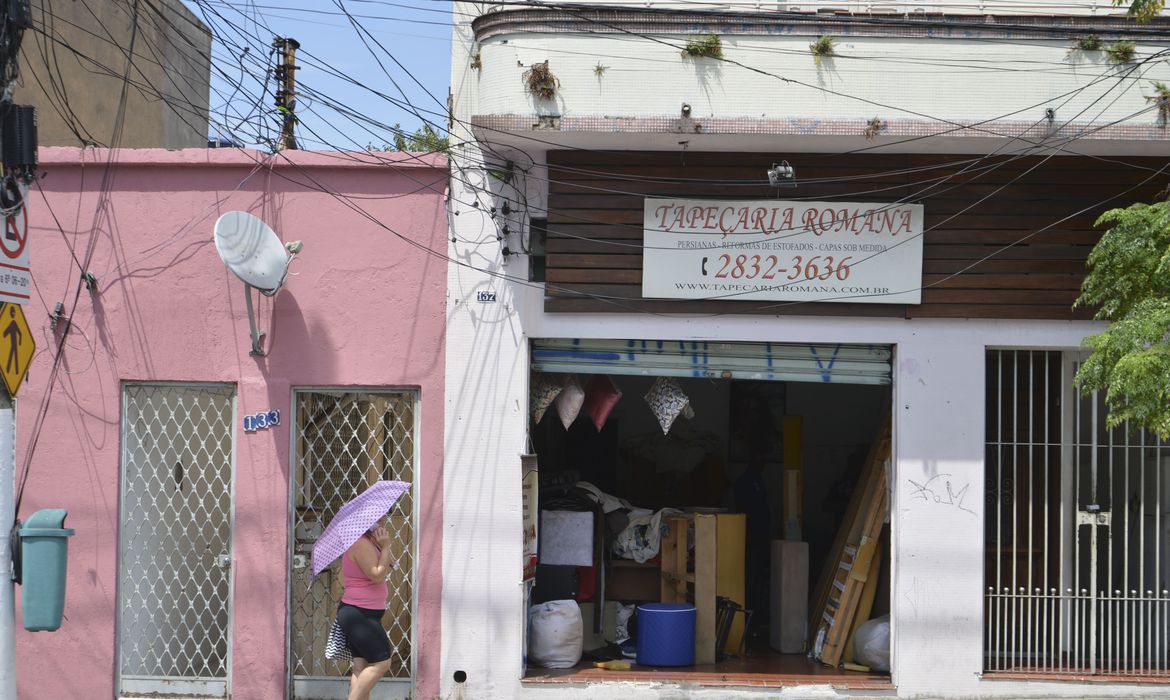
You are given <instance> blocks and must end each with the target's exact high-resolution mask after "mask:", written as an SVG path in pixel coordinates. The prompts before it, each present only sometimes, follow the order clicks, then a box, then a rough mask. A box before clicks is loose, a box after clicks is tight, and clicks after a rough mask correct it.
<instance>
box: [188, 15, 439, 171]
mask: <svg viewBox="0 0 1170 700" xmlns="http://www.w3.org/2000/svg"><path fill="white" fill-rule="evenodd" d="M183 1H184V3H185V4H186V5H187V6H188V7H189V8H191V10H192V11H194V12H195V14H196V15H197V16H199V17H200V19H202V20H203V21H204V23H206V24H207V25H208V26H209V27H210V28H211V29H212V36H213V46H212V60H213V63H214V67H213V69H212V92H211V112H212V116H211V120H212V127H211V130H212V132H213V135H214V133H221V134H222V133H224V132H231V135H232V136H233V137H234V138H235V139H236V140H238V141H241V142H243V143H244V145H249V146H257V145H259V146H263V144H262V143H261V141H262V140H263V139H264V138H271V137H273V136H274V135H275V126H274V125H275V124H276V122H277V117H278V116H279V115H278V113H276V112H275V105H274V103H273V97H272V91H273V90H275V88H274V87H273V86H274V80H273V79H272V78H271V77H270V76H269V77H268V78H267V80H266V72H267V70H269V66H270V63H269V61H270V57H269V52H270V50H271V41H272V37H273V36H274V35H281V36H285V37H291V38H293V39H296V40H297V41H298V42H299V43H300V50H299V51H298V53H297V65H298V66H299V70H298V71H297V73H296V80H297V85H298V95H299V96H298V99H297V105H296V112H297V118H298V120H299V125H298V128H297V138H298V142H299V145H300V147H301V148H303V149H329V148H341V149H354V148H365V147H367V146H373V147H375V148H378V147H382V146H384V145H388V144H391V143H392V142H393V132H392V131H391V130H390V129H387V128H382V127H380V126H372V125H369V124H363V123H360V122H361V121H362V120H361V119H360V118H354V119H349V118H346V117H345V116H344V115H343V114H342V112H339V111H338V109H339V108H340V109H342V110H351V111H352V112H354V113H356V114H359V115H365V116H367V117H369V118H370V119H371V120H374V121H376V122H378V123H379V124H383V125H386V126H388V127H392V126H393V125H394V124H396V123H399V124H401V125H402V127H403V129H404V130H406V131H409V132H413V131H414V130H416V129H417V128H419V127H420V126H421V125H422V124H423V119H429V120H433V121H434V122H436V123H437V124H440V125H444V124H445V119H444V118H443V116H442V114H443V113H444V110H445V109H446V101H447V87H448V85H449V83H450V75H451V70H450V67H451V29H450V27H451V14H450V11H451V3H450V2H449V0H340V1H341V4H342V7H344V9H345V10H347V11H348V12H349V14H350V15H351V16H352V18H353V21H356V22H357V23H359V24H360V26H361V27H362V28H363V29H364V30H365V31H368V32H369V33H368V34H366V35H364V36H363V33H362V32H361V31H359V30H358V29H355V28H354V26H353V25H352V24H351V21H350V18H347V17H346V16H345V14H344V13H343V12H342V10H341V9H339V8H338V2H337V0H183ZM245 37H247V38H245ZM363 39H364V40H365V42H366V43H368V44H369V47H367V46H366V45H365V44H363ZM379 44H380V45H381V46H379ZM246 45H247V46H248V47H249V50H248V51H247V52H246V53H245V52H243V50H242V49H243V48H244V46H246ZM382 47H384V48H382ZM394 59H397V61H398V62H399V63H401V67H400V66H399V65H396V64H395V62H394ZM411 76H413V78H412V77H411ZM416 80H417V83H416V82H415V81H416ZM265 84H267V94H266V95H265V96H264V97H263V98H261V94H262V90H261V86H262V85H265ZM396 84H397V86H396ZM420 84H421V86H420ZM362 86H365V87H362ZM365 88H369V89H365ZM375 91H376V92H378V93H382V94H384V95H386V96H388V97H390V98H392V100H396V101H398V102H399V104H395V103H394V101H392V100H389V99H386V98H385V97H381V96H378V95H377V94H375ZM313 93H316V94H315V95H314V94H313ZM404 98H405V99H404ZM258 103H259V104H260V105H262V110H263V112H264V114H263V115H261V114H260V111H261V110H260V109H257V104H258ZM410 105H413V106H414V107H415V109H416V110H417V113H414V112H412V111H411V109H410ZM427 110H429V111H427ZM436 113H437V114H436ZM355 121H356V122H359V123H355ZM225 124H226V125H227V126H226V127H225V126H224V125H225ZM261 124H263V125H264V126H263V127H261V126H260V125H261Z"/></svg>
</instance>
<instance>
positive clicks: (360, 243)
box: [16, 148, 447, 700]
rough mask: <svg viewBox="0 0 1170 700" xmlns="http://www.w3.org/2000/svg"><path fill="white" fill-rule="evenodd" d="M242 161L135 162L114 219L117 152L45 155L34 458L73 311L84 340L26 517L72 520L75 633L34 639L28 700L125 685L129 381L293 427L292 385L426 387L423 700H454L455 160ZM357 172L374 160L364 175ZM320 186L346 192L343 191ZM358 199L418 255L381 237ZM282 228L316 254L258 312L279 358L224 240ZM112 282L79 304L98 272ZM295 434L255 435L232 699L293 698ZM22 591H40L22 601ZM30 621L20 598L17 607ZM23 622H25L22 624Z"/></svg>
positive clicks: (293, 156) (163, 154)
mask: <svg viewBox="0 0 1170 700" xmlns="http://www.w3.org/2000/svg"><path fill="white" fill-rule="evenodd" d="M379 155H380V156H383V157H384V160H387V161H390V162H391V163H392V165H391V166H389V167H388V166H387V164H386V163H385V162H383V163H377V162H374V157H373V156H370V155H367V154H357V155H356V156H354V155H352V154H337V153H305V152H291V153H288V154H287V155H283V154H282V155H280V156H273V157H267V156H265V155H264V154H260V153H256V152H251V151H246V152H241V151H234V150H227V149H225V150H188V151H163V150H135V151H130V150H123V151H120V152H116V153H114V154H113V162H114V163H115V166H114V167H113V169H112V170H111V171H110V180H109V183H108V184H109V187H110V195H109V199H108V202H107V203H106V206H105V207H104V208H103V210H102V211H103V213H102V214H98V213H97V207H98V203H99V196H100V193H101V191H102V185H103V175H104V173H105V171H106V163H107V160H108V159H109V158H110V156H111V154H110V152H109V151H94V150H89V151H84V152H83V151H79V150H77V149H66V148H55V149H44V150H42V151H41V168H40V169H41V170H42V171H43V172H45V173H46V176H45V177H44V178H43V179H42V180H41V187H42V188H43V190H44V193H45V195H46V196H47V198H48V202H49V204H50V205H51V208H52V211H53V213H55V214H56V217H57V219H58V221H60V224H61V226H62V227H63V228H64V231H63V232H62V231H61V230H59V229H58V228H57V225H56V224H55V223H54V220H53V217H52V216H51V215H50V213H49V207H48V206H46V201H45V198H44V197H42V196H41V194H40V193H37V192H36V191H35V190H34V191H33V192H32V193H30V196H29V216H30V226H29V228H30V233H29V246H30V250H31V258H32V267H33V275H34V281H35V290H34V292H33V295H32V300H31V302H30V303H29V304H28V305H26V306H25V313H26V315H27V317H28V320H29V325H30V326H31V329H32V331H33V335H34V336H35V337H36V339H37V344H38V351H37V352H38V354H37V356H36V358H35V359H34V361H33V365H32V368H31V371H30V374H29V376H28V378H27V380H26V382H25V385H24V387H23V388H22V390H21V393H20V396H19V399H18V400H19V406H18V416H19V419H18V437H17V462H18V471H19V468H20V467H19V465H20V464H22V463H23V458H24V454H25V452H26V450H27V449H28V446H29V444H30V440H31V438H32V432H33V431H32V428H33V423H34V419H35V418H36V415H37V412H38V407H39V406H40V405H41V402H42V400H43V398H44V396H45V391H46V388H47V386H46V385H47V380H48V375H49V370H50V367H51V357H52V347H55V345H56V342H57V339H58V338H59V337H60V327H59V328H58V331H57V333H56V334H54V333H53V331H51V330H50V329H49V323H48V313H49V312H50V311H51V309H52V308H53V306H54V304H56V303H57V302H58V301H63V302H64V303H65V305H66V314H67V315H70V316H72V319H73V324H74V329H73V332H72V333H71V334H70V335H69V337H68V340H67V342H66V344H65V350H64V353H65V357H64V360H63V363H62V365H61V368H60V373H59V375H58V376H57V380H56V383H55V386H54V387H53V393H52V400H51V402H50V403H49V410H48V414H47V416H46V418H45V422H44V427H43V431H42V433H41V435H40V440H39V442H38V444H37V448H36V451H35V454H34V456H33V459H32V462H31V472H30V475H29V478H28V485H27V488H26V491H25V494H24V500H23V503H22V504H21V507H20V512H19V514H18V516H19V517H21V518H25V517H27V516H28V515H29V514H30V513H32V512H33V511H35V510H38V509H40V508H46V507H62V508H67V509H68V510H69V519H68V520H67V522H66V525H67V526H68V527H72V528H75V529H76V531H77V534H76V536H74V537H73V538H72V539H71V540H70V543H69V549H70V560H69V580H68V590H67V594H66V608H65V614H66V616H67V618H68V619H67V621H66V622H65V623H64V625H63V626H62V628H61V629H60V630H59V631H57V632H53V633H43V632H42V633H35V634H34V633H27V632H23V631H20V632H18V636H17V642H16V643H17V664H18V666H17V673H18V684H19V695H20V697H21V698H28V699H32V698H54V699H55V698H103V697H104V698H108V697H112V696H113V693H114V691H115V688H114V677H115V672H116V669H115V660H116V643H115V620H116V613H117V610H116V608H117V586H116V583H117V560H118V497H119V445H120V434H119V410H120V409H119V399H120V382H122V381H126V380H188V381H200V382H228V383H231V384H233V385H235V386H236V388H237V413H238V414H239V415H241V416H242V415H244V414H250V413H255V412H258V411H261V410H268V409H270V408H276V409H280V411H281V413H282V415H290V403H291V396H292V387H299V386H345V385H355V386H367V387H382V386H393V387H415V388H417V389H418V390H419V395H420V402H421V419H420V421H419V425H420V435H419V442H418V446H417V449H418V465H419V469H418V474H419V476H418V481H419V483H418V484H417V486H418V501H417V504H418V505H417V506H416V507H417V508H418V517H419V527H418V537H419V542H418V552H419V561H418V580H417V582H416V593H415V595H416V600H417V610H418V615H417V617H416V619H415V638H416V640H417V644H416V647H415V655H416V658H417V668H418V673H417V679H416V681H417V686H416V691H415V697H433V696H434V695H435V694H436V693H437V692H438V690H439V685H438V672H439V649H440V645H439V642H440V640H439V630H440V625H439V609H440V608H439V603H440V592H441V587H442V568H441V562H442V551H441V535H442V502H443V493H442V488H443V479H442V471H441V470H442V464H443V450H442V444H443V443H442V429H443V363H444V327H445V321H444V300H445V296H446V269H447V265H446V261H445V260H444V259H443V258H441V257H439V256H437V255H430V254H428V253H426V252H425V251H422V250H420V249H419V248H418V247H416V246H423V247H426V248H429V249H431V250H436V251H442V252H445V251H446V241H445V235H446V227H447V223H446V213H445V211H444V204H443V196H442V193H443V191H444V190H445V187H446V161H445V160H444V159H442V158H440V157H435V156H423V157H417V156H411V155H405V154H379ZM354 158H357V159H359V160H361V161H362V162H355V160H354ZM320 190H326V191H325V192H322V191H320ZM329 192H340V193H344V194H346V195H351V196H352V199H351V200H349V201H350V202H352V204H353V205H354V206H357V207H360V208H361V209H363V210H364V211H366V212H368V213H369V214H370V215H371V216H372V217H374V218H376V219H377V220H378V221H380V222H382V223H384V224H385V225H386V226H388V227H389V228H392V229H393V230H394V231H396V232H397V233H398V234H401V235H402V236H403V237H405V238H407V239H409V240H410V241H412V242H413V244H414V245H412V244H408V243H406V242H405V241H404V240H403V239H402V238H399V237H398V236H396V235H395V234H394V233H391V232H390V231H388V230H386V229H385V228H382V227H380V226H379V225H377V224H375V223H372V222H371V221H369V220H368V219H366V218H364V217H363V216H362V215H361V214H359V213H356V212H354V211H353V210H352V209H350V208H349V207H348V206H347V203H346V201H345V200H343V199H340V198H338V197H334V196H332V195H331V194H329ZM232 209H241V210H244V211H249V212H252V213H254V214H257V215H259V216H261V218H263V219H265V220H266V221H267V222H268V223H269V224H270V225H271V226H272V227H273V228H274V229H275V230H276V231H277V233H278V235H280V237H281V238H282V239H283V240H285V241H291V240H297V239H300V240H302V241H303V242H304V250H303V252H302V253H301V255H300V256H299V257H298V258H297V261H296V262H294V263H293V267H292V272H293V273H294V274H295V276H290V278H289V281H288V283H287V285H286V287H285V288H284V290H282V291H281V292H280V294H279V295H278V296H276V297H275V298H274V299H263V300H262V301H261V302H260V303H259V306H258V308H257V311H258V315H259V317H260V326H261V329H262V330H266V331H267V332H268V338H267V347H268V348H269V349H270V354H269V356H268V357H265V358H253V357H250V356H249V355H248V349H249V339H248V322H247V315H246V310H245V307H244V296H243V286H242V284H241V283H240V282H239V281H238V280H236V279H235V278H234V277H233V276H232V275H231V274H230V273H228V272H227V271H226V270H225V269H224V267H223V265H222V264H221V263H220V260H219V258H218V256H217V254H216V251H215V247H214V245H213V243H212V226H213V224H214V222H215V220H216V218H217V217H218V216H219V215H220V214H221V213H223V212H225V211H228V210H232ZM91 245H92V247H93V258H92V261H91V262H90V263H89V265H88V266H87V269H89V270H90V271H91V272H92V273H93V274H94V275H96V276H97V279H98V288H97V291H96V292H94V293H90V292H87V291H85V290H84V289H83V290H82V291H81V296H80V297H79V298H78V303H77V306H76V308H71V306H72V301H73V295H74V290H75V289H76V286H77V283H78V277H79V270H78V267H77V266H76V264H75V263H74V262H73V260H72V259H71V256H70V252H69V249H70V248H71V249H73V251H74V253H75V254H76V255H77V257H78V258H80V259H84V255H85V251H86V250H87V248H88V247H89V246H91ZM288 429H289V428H288V426H287V425H282V426H280V427H279V428H277V429H272V430H268V431H261V432H258V433H250V434H245V433H244V432H243V430H242V428H241V427H240V425H239V423H238V422H237V425H236V428H235V430H236V433H235V444H236V482H235V490H236V495H235V509H236V520H235V528H234V538H235V545H234V555H235V561H234V567H235V569H234V575H235V599H234V623H233V627H232V635H233V639H232V645H233V650H234V653H233V657H232V683H233V695H234V696H235V697H238V698H248V699H249V700H252V699H258V700H259V699H265V698H284V697H287V688H286V685H287V680H286V679H287V651H286V649H287V644H286V640H285V634H286V633H285V625H286V622H285V621H286V616H287V611H286V596H287V590H288V588H287V587H288V561H287V548H288V522H289V516H288V500H289V481H288V479H289V467H290V456H289V432H288ZM18 595H19V591H18ZM17 606H18V611H19V598H18V602H17ZM18 625H19V618H18Z"/></svg>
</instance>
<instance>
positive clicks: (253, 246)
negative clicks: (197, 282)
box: [215, 211, 301, 356]
mask: <svg viewBox="0 0 1170 700" xmlns="http://www.w3.org/2000/svg"><path fill="white" fill-rule="evenodd" d="M215 250H216V252H218V253H219V258H220V260H223V264H224V265H226V266H227V268H228V269H229V270H231V272H232V274H233V275H235V276H236V277H238V278H240V280H241V281H242V282H243V283H244V298H245V300H247V302H248V325H249V328H250V330H251V333H252V354H253V355H260V356H263V355H266V354H267V353H266V352H265V351H264V334H263V333H261V332H260V331H259V330H257V328H256V315H255V312H254V311H253V310H252V289H253V288H255V289H257V290H259V291H260V293H261V294H263V295H265V296H273V295H274V294H276V293H277V292H279V291H280V288H281V286H282V285H284V279H285V277H286V276H288V266H289V264H290V263H291V262H292V260H293V258H294V257H296V254H297V253H298V252H300V250H301V244H300V242H299V241H296V242H292V243H289V244H287V245H286V244H284V243H281V242H280V239H279V238H277V236H276V232H275V231H273V230H272V228H270V227H269V226H268V224H266V223H264V222H263V221H261V220H260V219H258V218H257V217H255V216H252V215H251V214H249V213H247V212H243V211H229V212H228V213H226V214H224V215H223V216H221V217H219V219H218V220H216V222H215Z"/></svg>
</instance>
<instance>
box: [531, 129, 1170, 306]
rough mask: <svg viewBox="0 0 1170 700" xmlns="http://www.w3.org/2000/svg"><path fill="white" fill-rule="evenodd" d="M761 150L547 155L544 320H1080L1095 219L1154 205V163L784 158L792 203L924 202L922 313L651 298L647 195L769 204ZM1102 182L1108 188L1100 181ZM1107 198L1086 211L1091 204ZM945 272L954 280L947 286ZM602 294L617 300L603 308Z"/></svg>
mask: <svg viewBox="0 0 1170 700" xmlns="http://www.w3.org/2000/svg"><path fill="white" fill-rule="evenodd" d="M772 160H773V156H772V155H771V154H762V153H720V152H706V153H688V154H687V155H686V158H685V159H681V158H680V156H679V154H678V153H665V152H648V151H647V152H641V151H640V152H612V151H605V152H601V151H599V152H590V151H550V152H549V154H548V167H549V200H548V225H547V232H548V233H547V240H546V241H545V244H546V250H547V257H546V275H547V280H548V282H549V285H548V286H547V287H546V292H545V293H546V299H545V309H546V310H547V311H550V312H594V311H616V312H629V311H645V312H655V313H670V312H687V313H711V312H714V313H719V312H724V313H742V314H752V313H764V314H769V315H777V314H781V315H794V314H815V315H824V316H856V315H865V316H871V315H883V316H899V317H906V318H912V317H922V318H1011V319H1065V320H1067V319H1073V318H1088V317H1090V316H1091V310H1089V309H1082V310H1077V311H1074V310H1073V309H1072V308H1071V300H1072V299H1075V298H1076V294H1077V292H1078V290H1079V288H1080V284H1081V281H1082V280H1083V278H1084V273H1085V259H1086V257H1087V256H1088V254H1089V251H1090V250H1092V247H1093V245H1094V244H1095V243H1096V242H1097V240H1099V238H1100V235H1101V230H1099V229H1097V228H1096V227H1095V221H1096V219H1097V217H1098V216H1099V215H1100V214H1101V213H1102V212H1104V211H1105V210H1107V209H1109V208H1112V207H1115V206H1125V205H1127V204H1129V203H1131V202H1135V201H1151V200H1152V199H1153V198H1155V197H1156V196H1157V192H1158V189H1159V188H1160V187H1161V185H1162V184H1164V183H1160V182H1158V181H1157V180H1156V179H1155V180H1151V181H1149V182H1148V183H1144V184H1143V180H1145V179H1146V178H1148V175H1149V173H1150V172H1151V171H1152V170H1155V169H1157V168H1160V167H1161V166H1162V163H1161V162H1160V161H1158V160H1157V159H1156V158H1124V159H1111V160H1110V161H1108V162H1106V161H1101V160H1099V159H1092V158H1086V157H1078V156H1061V157H1057V158H1051V159H1048V160H1044V159H1042V158H1039V157H1027V158H1020V157H1007V156H995V157H984V158H981V157H978V156H970V155H962V154H887V155H882V154H851V155H849V156H848V157H847V158H843V157H839V156H834V155H831V154H790V155H789V156H788V161H789V162H790V163H791V164H792V165H793V167H794V168H795V169H796V173H797V181H798V187H797V188H796V189H794V190H791V191H788V190H785V191H783V192H781V196H782V198H792V199H800V200H814V201H815V200H818V199H820V200H825V201H855V202H895V201H911V202H918V203H921V204H923V206H924V210H925V226H926V228H927V230H926V231H925V233H924V238H923V275H924V276H923V278H922V280H921V285H922V287H923V298H922V304H920V305H909V306H903V305H883V304H848V303H841V304H837V303H819V304H818V303H808V304H793V305H787V306H777V305H776V304H775V303H774V302H773V303H770V302H763V301H761V302H747V301H737V302H733V301H712V302H707V301H701V300H647V299H643V298H642V295H641V272H642V250H641V247H640V246H641V244H642V241H643V233H642V219H643V211H642V209H643V200H644V199H645V198H646V197H680V198H685V197H691V198H708V199H774V198H776V196H777V193H776V190H775V189H774V188H772V187H770V186H768V185H767V184H766V182H765V181H764V178H763V173H764V172H765V171H766V170H767V168H768V167H770V166H771V165H772ZM1102 183H1104V184H1102ZM1112 195H1116V196H1117V198H1116V199H1115V200H1113V201H1108V202H1106V203H1104V204H1101V205H1100V206H1098V207H1094V208H1091V209H1090V210H1089V211H1081V210H1082V209H1084V207H1085V205H1086V203H1087V202H1098V201H1105V200H1106V199H1107V198H1108V197H1110V196H1112ZM950 275H954V276H953V277H951V276H950ZM605 296H609V297H616V298H602V297H605Z"/></svg>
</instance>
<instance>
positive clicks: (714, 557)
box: [694, 515, 718, 664]
mask: <svg viewBox="0 0 1170 700" xmlns="http://www.w3.org/2000/svg"><path fill="white" fill-rule="evenodd" d="M694 522H695V663H696V664H713V663H715V651H716V650H715V641H716V639H715V637H716V629H715V627H716V610H715V595H716V594H715V590H716V575H715V567H716V563H717V561H718V553H717V549H716V548H717V546H718V537H717V533H716V530H717V528H718V523H717V521H716V519H715V516H713V515H696V516H695V521H694Z"/></svg>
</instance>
